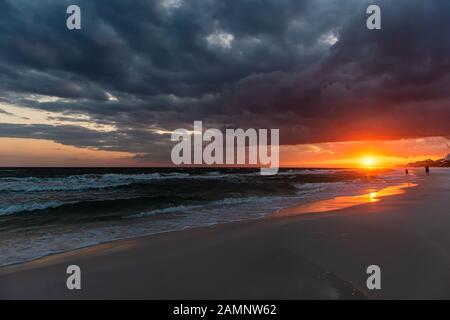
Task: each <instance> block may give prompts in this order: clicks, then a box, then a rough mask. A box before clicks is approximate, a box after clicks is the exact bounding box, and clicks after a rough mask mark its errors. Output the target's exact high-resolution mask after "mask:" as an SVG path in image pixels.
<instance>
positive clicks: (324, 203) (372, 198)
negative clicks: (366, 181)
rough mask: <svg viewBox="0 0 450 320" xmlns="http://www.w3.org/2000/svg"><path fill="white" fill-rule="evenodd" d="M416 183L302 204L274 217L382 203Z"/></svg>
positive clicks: (279, 212) (277, 213)
mask: <svg viewBox="0 0 450 320" xmlns="http://www.w3.org/2000/svg"><path fill="white" fill-rule="evenodd" d="M415 186H417V184H415V183H402V184H399V185H395V186H390V187H386V188H383V189H381V190H379V191H373V192H370V193H367V194H363V195H358V196H341V197H336V198H333V199H327V200H321V201H316V202H311V203H307V204H302V205H299V206H296V207H292V208H287V209H283V210H280V211H278V212H276V213H275V214H274V215H273V216H275V217H285V216H293V215H299V214H305V213H318V212H327V211H334V210H339V209H344V208H348V207H353V206H357V205H361V204H366V203H375V202H378V201H381V198H383V197H386V196H393V195H398V194H403V193H405V189H406V188H411V187H415Z"/></svg>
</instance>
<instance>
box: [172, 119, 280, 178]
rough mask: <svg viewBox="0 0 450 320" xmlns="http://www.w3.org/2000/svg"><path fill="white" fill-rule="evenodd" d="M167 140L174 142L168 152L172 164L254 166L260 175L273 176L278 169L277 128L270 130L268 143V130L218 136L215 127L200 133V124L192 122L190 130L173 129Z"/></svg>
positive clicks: (219, 132)
mask: <svg viewBox="0 0 450 320" xmlns="http://www.w3.org/2000/svg"><path fill="white" fill-rule="evenodd" d="M171 141H178V143H177V144H176V145H175V146H174V147H173V148H172V152H171V159H172V162H173V163H174V164H175V165H192V164H194V165H224V164H225V165H230V166H232V165H256V166H260V174H261V175H275V174H277V173H278V170H279V162H280V160H279V159H280V156H279V152H280V146H279V144H280V130H279V129H270V141H269V129H258V130H256V129H253V128H250V129H247V130H246V131H244V129H226V130H225V133H222V131H220V130H219V129H215V128H210V129H207V130H203V123H202V121H194V130H193V131H189V130H187V129H176V130H175V131H173V132H172V136H171ZM247 142H248V144H247ZM224 149H225V152H224ZM269 149H270V152H269ZM224 153H225V155H224ZM192 160H193V161H192Z"/></svg>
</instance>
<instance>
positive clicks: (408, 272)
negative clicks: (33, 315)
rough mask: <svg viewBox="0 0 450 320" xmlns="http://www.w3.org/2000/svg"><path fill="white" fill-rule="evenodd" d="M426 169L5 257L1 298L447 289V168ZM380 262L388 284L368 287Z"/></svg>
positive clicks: (417, 293)
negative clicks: (259, 213)
mask: <svg viewBox="0 0 450 320" xmlns="http://www.w3.org/2000/svg"><path fill="white" fill-rule="evenodd" d="M420 174H421V175H422V176H421V180H420V182H419V184H418V185H417V186H412V187H410V188H406V189H404V192H394V193H393V194H392V195H386V196H383V197H381V198H378V196H377V195H369V198H367V197H366V198H363V199H362V200H361V199H360V201H358V202H356V203H353V204H351V205H347V204H348V202H349V200H351V199H345V201H342V200H343V199H340V200H339V199H334V204H336V205H335V206H334V207H333V202H331V203H330V202H327V203H321V206H322V207H323V208H325V209H324V210H314V208H312V207H309V208H307V209H305V207H304V206H302V207H298V208H291V209H289V211H287V212H284V213H283V212H280V213H277V214H275V215H273V216H271V217H268V218H265V219H261V220H252V221H246V222H238V223H230V224H224V225H216V226H212V227H208V228H198V229H190V230H184V231H178V232H170V233H164V234H159V235H152V236H146V237H141V238H136V239H131V240H121V241H114V242H110V243H105V244H101V245H97V246H93V247H88V248H85V249H80V250H75V251H70V252H67V253H62V254H56V255H51V256H47V257H44V258H41V259H38V260H34V261H31V262H28V263H23V264H18V265H12V266H8V267H4V268H1V269H0V299H20V298H25V299H105V298H107V299H110V298H111V299H361V298H362V299H365V298H367V299H450V273H449V272H448V270H450V255H449V253H450V233H449V232H448V230H449V228H450V213H449V209H448V208H449V205H450V198H449V195H450V193H449V191H450V183H449V181H450V171H449V170H448V169H435V170H433V172H432V174H431V175H430V176H425V175H424V174H422V173H420ZM405 179H406V178H405ZM342 202H345V203H346V205H341V204H339V203H342ZM350 202H351V201H350ZM315 208H317V206H316V207H315ZM308 212H310V213H308ZM374 264H375V265H379V266H380V267H381V272H382V273H381V285H382V288H381V290H368V289H367V287H366V279H367V277H368V275H367V274H366V268H367V267H368V266H369V265H374ZM69 265H78V266H80V268H81V270H82V289H81V290H74V291H69V290H68V289H67V288H66V279H67V275H66V268H67V266H69Z"/></svg>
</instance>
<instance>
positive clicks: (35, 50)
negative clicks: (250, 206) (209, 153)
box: [0, 0, 450, 159]
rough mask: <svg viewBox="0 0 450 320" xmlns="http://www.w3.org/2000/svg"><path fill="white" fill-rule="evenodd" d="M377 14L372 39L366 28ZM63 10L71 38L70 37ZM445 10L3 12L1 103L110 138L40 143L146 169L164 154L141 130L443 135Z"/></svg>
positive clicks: (356, 0) (164, 144)
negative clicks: (76, 118)
mask: <svg viewBox="0 0 450 320" xmlns="http://www.w3.org/2000/svg"><path fill="white" fill-rule="evenodd" d="M372 3H378V4H379V5H380V6H381V8H382V28H383V29H382V30H381V31H369V30H367V28H366V27H365V25H366V18H367V14H366V13H365V10H366V8H367V5H368V4H372ZM69 4H78V5H80V7H81V9H82V30H80V31H69V30H67V29H66V27H65V19H66V17H67V15H66V14H65V10H66V7H67V5H69ZM449 12H450V2H448V1H441V0H430V1H423V0H411V1H406V0H398V1H370V2H369V1H365V0H348V1H339V0H321V1H317V0H303V1H300V0H258V1H257V0H254V1H250V0H248V1H212V0H190V1H187V0H184V1H183V0H181V1H175V0H171V1H156V0H154V1H143V0H138V1H133V2H129V1H124V0H110V1H87V0H86V1H85V0H83V1H76V2H73V1H56V0H55V1H51V0H46V1H25V0H14V1H12V0H11V1H0V43H1V46H0V95H1V96H2V101H4V102H8V103H12V104H16V105H22V106H28V107H31V108H35V109H41V110H46V111H55V112H60V113H63V114H64V116H70V115H76V114H83V115H88V116H89V117H91V119H92V120H93V121H96V122H97V123H99V124H109V125H114V126H115V127H117V128H118V130H117V132H110V133H101V132H95V131H92V130H90V131H88V132H87V131H86V130H87V129H83V128H78V129H77V127H73V128H70V130H68V128H67V127H64V128H58V127H54V126H47V127H40V128H39V132H40V135H38V137H41V138H48V139H54V140H56V141H59V142H62V143H66V144H71V145H76V146H88V147H96V148H100V149H106V150H120V151H125V150H126V151H131V152H134V153H136V154H139V155H138V157H139V158H142V159H149V158H152V157H155V158H158V159H159V158H161V157H158V154H159V153H161V154H162V153H164V154H167V148H168V143H169V141H168V137H169V136H168V135H158V134H155V133H151V132H152V131H151V130H150V129H165V130H171V129H175V128H178V127H188V126H191V125H192V121H193V120H203V121H204V123H205V125H206V126H216V127H220V128H222V127H269V128H280V129H281V135H282V143H285V144H296V143H306V142H324V141H343V140H355V139H373V138H386V139H394V138H402V137H405V138H406V137H421V136H433V135H442V136H448V135H449V130H450V129H449V126H448V123H449V120H450V118H449V114H450V112H449V109H450V100H449V90H448V88H449V85H450V76H449V71H450V58H449V57H450V31H449V30H450V19H448V13H449ZM333 37H337V39H339V41H338V42H337V43H335V44H334V45H332V44H333V42H334V41H333ZM208 39H209V41H208ZM31 95H47V96H54V97H59V98H61V99H60V100H58V101H37V100H36V99H33V98H30V96H31ZM112 97H113V98H112ZM64 116H63V117H64ZM52 120H58V119H52ZM59 120H64V119H63V118H60V119H59ZM32 129H33V130H34V129H36V128H35V127H20V126H18V125H15V126H13V125H9V126H4V125H3V124H2V130H1V135H2V136H23V137H31V136H33V137H36V132H35V131H33V130H32ZM60 129H61V130H60ZM77 130H80V132H78V131H77ZM81 132H82V133H81ZM149 132H150V133H149Z"/></svg>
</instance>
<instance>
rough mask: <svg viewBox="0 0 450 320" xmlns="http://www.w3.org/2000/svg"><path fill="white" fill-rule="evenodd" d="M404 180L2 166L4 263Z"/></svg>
mask: <svg viewBox="0 0 450 320" xmlns="http://www.w3.org/2000/svg"><path fill="white" fill-rule="evenodd" d="M410 179H414V173H413V172H412V174H411V175H410ZM402 182H405V175H404V173H403V171H401V170H379V171H370V172H369V171H365V170H355V169H353V170H352V169H282V170H281V171H280V173H279V174H278V175H276V176H261V175H260V174H259V170H253V169H157V168H151V169H149V168H146V169H134V168H133V169H98V168H97V169H89V168H73V169H67V168H65V169H61V168H36V169H23V168H22V169H15V168H0V265H7V264H12V263H18V262H23V261H27V260H31V259H35V258H38V257H41V256H44V255H48V254H52V253H57V252H62V251H67V250H72V249H76V248H81V247H86V246H89V245H94V244H97V243H101V242H106V241H111V240H116V239H123V238H130V237H136V236H141V235H148V234H155V233H161V232H168V231H174V230H181V229H185V228H192V227H202V226H209V225H214V224H218V223H227V222H233V221H240V220H247V219H257V218H261V217H264V216H265V215H267V214H270V213H273V212H275V211H277V210H280V209H284V208H287V207H290V206H294V205H298V204H301V203H306V202H311V201H317V200H322V199H328V198H333V197H335V196H341V195H357V194H365V193H369V192H373V191H376V190H380V189H382V188H384V187H386V186H389V185H395V184H398V183H402Z"/></svg>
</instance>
